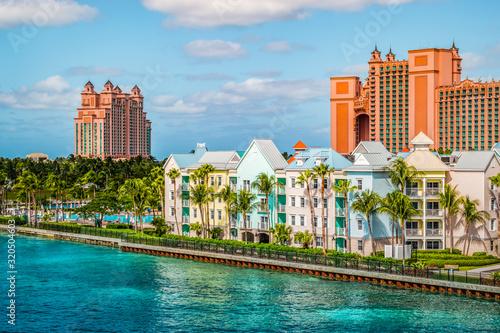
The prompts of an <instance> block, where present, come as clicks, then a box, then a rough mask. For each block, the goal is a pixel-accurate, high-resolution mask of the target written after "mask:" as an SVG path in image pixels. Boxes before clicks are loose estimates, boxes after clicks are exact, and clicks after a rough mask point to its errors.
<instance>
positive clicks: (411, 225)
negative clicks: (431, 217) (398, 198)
mask: <svg viewBox="0 0 500 333" xmlns="http://www.w3.org/2000/svg"><path fill="white" fill-rule="evenodd" d="M406 229H418V221H406Z"/></svg>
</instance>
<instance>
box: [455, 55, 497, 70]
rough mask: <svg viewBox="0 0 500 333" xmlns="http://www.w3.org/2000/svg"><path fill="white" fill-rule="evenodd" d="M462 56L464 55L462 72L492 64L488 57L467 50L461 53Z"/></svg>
mask: <svg viewBox="0 0 500 333" xmlns="http://www.w3.org/2000/svg"><path fill="white" fill-rule="evenodd" d="M460 57H462V68H463V71H462V72H464V71H470V70H474V69H478V68H485V67H489V66H490V65H491V63H490V62H489V61H488V59H487V58H486V57H485V56H483V55H481V54H477V53H472V52H466V53H463V54H461V55H460Z"/></svg>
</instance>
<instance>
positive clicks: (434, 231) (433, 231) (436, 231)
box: [425, 229, 443, 236]
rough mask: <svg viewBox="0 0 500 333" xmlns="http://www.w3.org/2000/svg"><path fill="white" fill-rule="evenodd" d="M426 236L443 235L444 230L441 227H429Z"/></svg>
mask: <svg viewBox="0 0 500 333" xmlns="http://www.w3.org/2000/svg"><path fill="white" fill-rule="evenodd" d="M425 235H426V236H442V235H443V230H441V229H427V230H425Z"/></svg>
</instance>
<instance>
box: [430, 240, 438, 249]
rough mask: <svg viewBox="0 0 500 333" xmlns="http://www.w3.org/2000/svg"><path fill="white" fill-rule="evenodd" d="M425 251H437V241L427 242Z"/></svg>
mask: <svg viewBox="0 0 500 333" xmlns="http://www.w3.org/2000/svg"><path fill="white" fill-rule="evenodd" d="M427 250H439V241H428V242H427Z"/></svg>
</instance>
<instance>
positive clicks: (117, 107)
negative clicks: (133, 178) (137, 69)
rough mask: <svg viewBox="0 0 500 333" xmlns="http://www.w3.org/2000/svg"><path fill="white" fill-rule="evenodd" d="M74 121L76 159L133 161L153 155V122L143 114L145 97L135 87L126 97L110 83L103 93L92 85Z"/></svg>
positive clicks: (88, 88)
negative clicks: (128, 159)
mask: <svg viewBox="0 0 500 333" xmlns="http://www.w3.org/2000/svg"><path fill="white" fill-rule="evenodd" d="M81 95H82V107H81V108H79V109H78V117H77V118H75V156H82V157H100V158H102V159H104V158H106V157H111V158H133V157H136V156H142V157H148V156H150V155H151V122H150V121H149V120H147V119H146V112H144V111H143V105H144V104H143V103H144V97H143V96H142V95H141V90H140V89H139V88H138V87H137V86H135V87H134V88H132V93H131V94H128V93H123V92H122V90H121V89H120V87H118V86H116V87H114V86H113V84H112V83H111V82H110V81H108V82H106V84H105V85H104V90H103V91H101V93H100V94H99V93H97V92H95V91H94V86H93V85H92V83H91V82H90V81H89V82H87V84H86V85H85V90H84V91H83V92H82V93H81Z"/></svg>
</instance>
